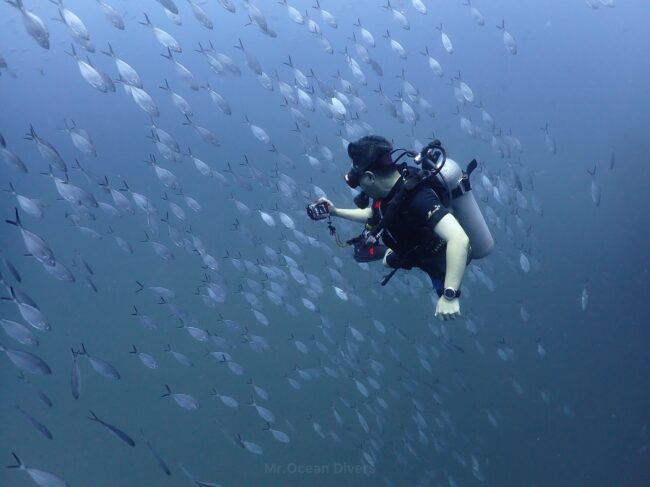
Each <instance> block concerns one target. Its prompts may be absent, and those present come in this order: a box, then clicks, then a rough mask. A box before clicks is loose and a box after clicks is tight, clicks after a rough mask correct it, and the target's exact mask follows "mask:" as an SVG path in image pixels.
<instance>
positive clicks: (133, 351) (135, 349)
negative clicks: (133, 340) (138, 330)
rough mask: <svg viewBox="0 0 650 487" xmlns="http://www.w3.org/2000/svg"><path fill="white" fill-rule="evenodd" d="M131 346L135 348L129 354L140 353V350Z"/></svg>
mask: <svg viewBox="0 0 650 487" xmlns="http://www.w3.org/2000/svg"><path fill="white" fill-rule="evenodd" d="M131 346H132V347H133V350H131V351H129V353H138V349H137V348H135V345H133V344H131Z"/></svg>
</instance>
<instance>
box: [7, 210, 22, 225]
mask: <svg viewBox="0 0 650 487" xmlns="http://www.w3.org/2000/svg"><path fill="white" fill-rule="evenodd" d="M14 210H15V212H16V219H15V220H5V221H6V222H7V223H9V224H11V225H14V226H16V227H19V228H20V226H21V225H20V215H18V208H14Z"/></svg>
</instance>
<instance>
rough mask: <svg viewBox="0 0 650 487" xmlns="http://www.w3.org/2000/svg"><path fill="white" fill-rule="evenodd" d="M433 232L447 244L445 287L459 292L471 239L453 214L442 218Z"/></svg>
mask: <svg viewBox="0 0 650 487" xmlns="http://www.w3.org/2000/svg"><path fill="white" fill-rule="evenodd" d="M433 231H434V232H435V233H436V235H438V237H440V238H441V239H443V240H444V241H446V242H447V254H446V262H447V272H446V273H445V287H446V288H447V287H453V288H454V289H456V290H458V289H460V283H461V282H462V280H463V274H464V273H465V266H466V265H467V254H468V252H469V238H468V237H467V234H466V233H465V230H463V227H461V226H460V223H458V220H456V218H454V216H453V215H452V214H451V213H449V214H447V215H445V216H444V217H442V219H441V220H440V221H439V222H438V224H437V225H436V226H435V228H434V229H433Z"/></svg>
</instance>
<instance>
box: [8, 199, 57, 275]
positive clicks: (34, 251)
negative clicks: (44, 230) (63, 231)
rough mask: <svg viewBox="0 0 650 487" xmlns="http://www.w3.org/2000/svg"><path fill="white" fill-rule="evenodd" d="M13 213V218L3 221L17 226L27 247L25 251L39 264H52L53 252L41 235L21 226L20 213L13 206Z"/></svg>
mask: <svg viewBox="0 0 650 487" xmlns="http://www.w3.org/2000/svg"><path fill="white" fill-rule="evenodd" d="M15 213H16V219H15V220H5V221H6V222H7V223H9V224H11V225H14V226H16V227H18V229H19V230H20V234H21V235H22V237H23V242H24V243H25V247H26V248H27V252H29V254H30V255H32V256H33V257H34V258H35V259H36V260H38V261H39V262H40V263H41V264H43V265H48V266H53V265H54V263H55V259H54V253H53V252H52V249H50V246H49V245H48V244H47V242H45V240H43V239H42V238H41V237H39V236H38V235H36V234H35V233H33V232H30V231H29V230H26V229H25V228H23V225H22V223H21V221H20V215H18V208H15Z"/></svg>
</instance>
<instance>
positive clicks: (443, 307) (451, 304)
mask: <svg viewBox="0 0 650 487" xmlns="http://www.w3.org/2000/svg"><path fill="white" fill-rule="evenodd" d="M435 316H437V317H438V318H440V319H441V320H442V321H451V320H454V319H456V318H458V317H460V299H458V298H455V299H452V300H449V299H447V298H445V297H444V296H441V297H439V298H438V304H437V305H436V314H435Z"/></svg>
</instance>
